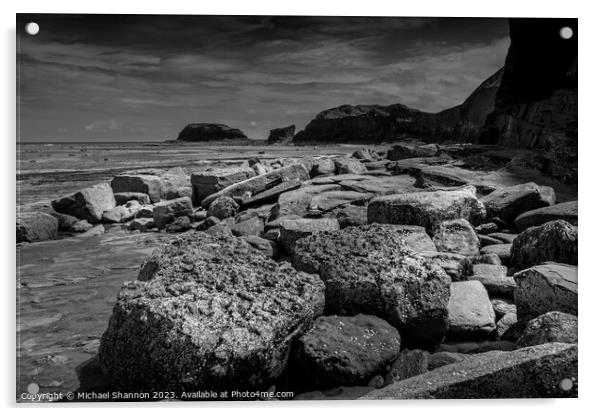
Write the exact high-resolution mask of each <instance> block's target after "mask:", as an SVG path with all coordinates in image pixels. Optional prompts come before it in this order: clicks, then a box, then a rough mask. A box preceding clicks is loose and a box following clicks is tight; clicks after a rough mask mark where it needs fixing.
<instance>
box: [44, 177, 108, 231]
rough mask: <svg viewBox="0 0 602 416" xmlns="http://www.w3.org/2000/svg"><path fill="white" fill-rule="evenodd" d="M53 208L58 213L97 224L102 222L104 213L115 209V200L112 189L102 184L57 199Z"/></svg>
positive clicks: (53, 202) (53, 203)
mask: <svg viewBox="0 0 602 416" xmlns="http://www.w3.org/2000/svg"><path fill="white" fill-rule="evenodd" d="M52 207H53V208H54V210H55V211H56V212H60V213H62V214H68V215H72V216H74V217H76V218H80V219H84V220H87V221H88V222H91V223H95V222H99V221H100V220H101V218H102V214H103V212H105V211H107V210H110V209H112V208H114V207H115V198H114V197H113V191H112V190H111V187H110V186H109V185H108V184H106V183H101V184H98V185H94V186H91V187H89V188H86V189H82V190H81V191H78V192H75V193H74V194H71V195H68V196H64V197H62V198H59V199H55V200H54V201H52Z"/></svg>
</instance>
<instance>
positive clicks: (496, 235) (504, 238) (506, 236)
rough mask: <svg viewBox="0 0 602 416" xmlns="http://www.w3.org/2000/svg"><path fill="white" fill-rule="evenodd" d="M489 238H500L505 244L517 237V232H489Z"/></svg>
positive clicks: (510, 242)
mask: <svg viewBox="0 0 602 416" xmlns="http://www.w3.org/2000/svg"><path fill="white" fill-rule="evenodd" d="M489 237H490V238H495V239H497V240H500V241H501V242H502V243H505V244H512V242H513V241H514V239H515V238H516V237H518V234H510V233H491V234H489Z"/></svg>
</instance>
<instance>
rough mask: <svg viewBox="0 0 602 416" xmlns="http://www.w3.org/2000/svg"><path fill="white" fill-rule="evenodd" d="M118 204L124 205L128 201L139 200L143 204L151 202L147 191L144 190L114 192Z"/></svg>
mask: <svg viewBox="0 0 602 416" xmlns="http://www.w3.org/2000/svg"><path fill="white" fill-rule="evenodd" d="M113 196H114V197H115V204H116V205H124V204H125V203H126V202H128V201H138V202H140V204H142V205H148V204H150V203H151V201H150V197H149V196H148V194H147V193H142V192H116V193H114V194H113Z"/></svg>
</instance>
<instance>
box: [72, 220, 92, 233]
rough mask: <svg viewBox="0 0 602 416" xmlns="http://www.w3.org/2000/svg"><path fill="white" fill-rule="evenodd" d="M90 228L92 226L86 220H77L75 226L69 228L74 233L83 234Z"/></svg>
mask: <svg viewBox="0 0 602 416" xmlns="http://www.w3.org/2000/svg"><path fill="white" fill-rule="evenodd" d="M91 228H92V224H90V223H89V222H88V221H86V220H79V221H77V222H76V223H75V224H73V225H72V226H71V230H70V231H72V232H74V233H85V232H86V231H88V230H90V229H91Z"/></svg>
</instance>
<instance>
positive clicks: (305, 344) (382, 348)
mask: <svg viewBox="0 0 602 416" xmlns="http://www.w3.org/2000/svg"><path fill="white" fill-rule="evenodd" d="M400 342H401V340H400V336H399V332H397V329H395V328H394V327H392V326H391V325H389V324H388V323H387V322H386V321H384V320H383V319H380V318H377V317H376V316H372V315H363V314H359V315H355V316H337V315H333V316H321V317H319V318H318V319H316V321H315V322H314V324H313V326H312V328H311V329H310V330H309V331H308V332H306V333H305V334H304V335H303V336H302V337H300V338H299V340H298V341H297V343H296V345H295V347H294V350H293V351H294V352H293V354H292V366H293V368H292V371H293V373H294V376H295V379H298V380H300V381H302V383H303V384H306V385H308V386H313V387H316V388H328V387H336V386H354V385H365V384H368V381H370V379H371V378H372V377H373V376H374V375H376V374H379V373H381V372H383V370H384V369H385V367H386V366H387V365H388V364H389V363H391V362H392V361H393V360H394V359H395V358H396V357H397V355H398V354H399V347H400Z"/></svg>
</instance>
